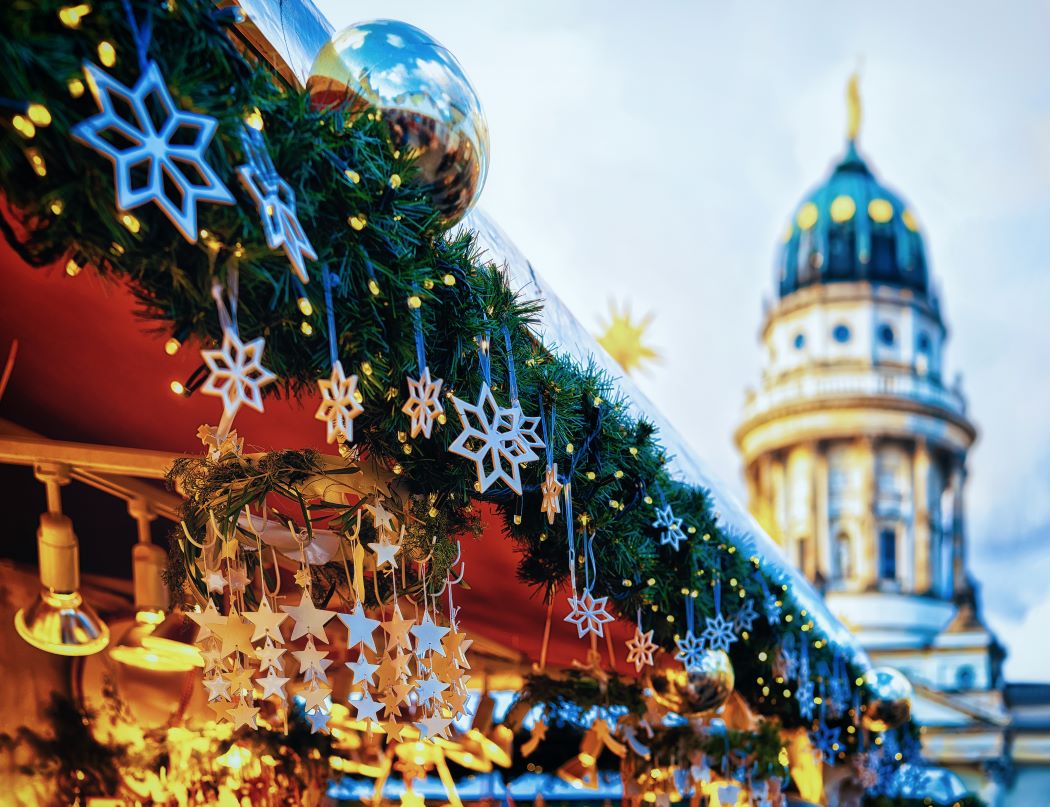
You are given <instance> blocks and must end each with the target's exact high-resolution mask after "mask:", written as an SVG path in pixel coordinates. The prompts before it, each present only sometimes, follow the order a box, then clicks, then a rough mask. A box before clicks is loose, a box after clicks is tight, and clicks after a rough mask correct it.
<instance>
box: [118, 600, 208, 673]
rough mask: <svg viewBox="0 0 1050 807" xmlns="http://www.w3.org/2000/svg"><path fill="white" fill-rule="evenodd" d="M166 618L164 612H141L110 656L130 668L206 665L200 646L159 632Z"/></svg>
mask: <svg viewBox="0 0 1050 807" xmlns="http://www.w3.org/2000/svg"><path fill="white" fill-rule="evenodd" d="M164 619H165V617H164V612H163V611H154V610H141V611H139V612H138V613H137V614H135V624H134V625H132V626H131V627H130V628H128V630H127V631H126V632H125V633H124V635H123V636H121V638H120V641H119V642H117V644H116V645H115V646H114V647H113V648H112V649H111V650H110V651H109V656H110V658H112V659H113V660H114V661H116V662H118V663H120V664H126V665H127V666H129V667H136V668H138V669H141V670H156V671H158V672H188V671H189V670H192V669H193V668H194V667H203V666H204V659H203V658H202V657H201V654H200V651H199V650H197V648H196V647H194V646H193V645H189V644H185V643H183V642H179V641H174V640H172V639H170V638H167V637H166V636H162V635H158V634H159V633H160V632H161V629H160V628H159V626H160V625H161V624H162V623H163V622H164Z"/></svg>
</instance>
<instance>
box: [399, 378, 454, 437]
mask: <svg viewBox="0 0 1050 807" xmlns="http://www.w3.org/2000/svg"><path fill="white" fill-rule="evenodd" d="M406 381H408V400H407V401H405V405H404V406H402V407H401V411H402V412H404V413H405V414H406V415H408V416H409V417H410V418H412V429H411V434H412V436H413V437H418V436H419V433H420V432H422V433H423V436H424V437H430V432H431V430H432V429H433V428H434V421H435V420H437V418H438V417H439V416H440V415H442V414H444V412H445V407H443V406H442V405H441V385H442V384H443V383H444V381H442V380H441V379H440V378H438V379H431V377H430V368H429V367H425V368H423V375H421V376H420V377H419V380H418V381H417V380H415V379H414V378H406Z"/></svg>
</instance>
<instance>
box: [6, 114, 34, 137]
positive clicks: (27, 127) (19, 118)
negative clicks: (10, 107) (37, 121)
mask: <svg viewBox="0 0 1050 807" xmlns="http://www.w3.org/2000/svg"><path fill="white" fill-rule="evenodd" d="M11 125H12V126H14V127H15V131H17V132H18V133H19V134H20V135H22V137H24V138H26V140H28V139H29V138H31V137H33V136H34V135H35V134H36V127H35V126H34V125H33V121H31V120H29V118H27V117H25V116H24V115H15V116H14V117H13V118H11Z"/></svg>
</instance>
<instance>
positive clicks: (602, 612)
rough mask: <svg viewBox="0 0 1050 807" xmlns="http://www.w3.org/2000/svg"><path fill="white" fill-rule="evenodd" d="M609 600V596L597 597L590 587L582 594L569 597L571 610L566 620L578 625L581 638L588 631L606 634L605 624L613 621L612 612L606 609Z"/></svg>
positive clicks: (599, 634)
mask: <svg viewBox="0 0 1050 807" xmlns="http://www.w3.org/2000/svg"><path fill="white" fill-rule="evenodd" d="M608 600H609V598H608V597H598V598H597V599H595V598H594V597H593V596H592V595H591V592H590V589H588V590H586V591H584V592H583V594H582V595H581V596H578V597H577V596H575V595H574V596H572V597H569V609H570V610H569V615H568V616H567V617H565V621H566V622H571V623H572V624H573V625H575V626H576V632H577V633H578V634H579V636H580V638H581V639H582V638H583V637H584V636H586V635H587V634H588V633H593V634H595V635H596V636H599V637H601V636H604V635H605V627H604V626H605V624H606V623H607V622H612V621H613V617H612V614H610V613H609V612H608V611H607V610H606V607H607V606H608Z"/></svg>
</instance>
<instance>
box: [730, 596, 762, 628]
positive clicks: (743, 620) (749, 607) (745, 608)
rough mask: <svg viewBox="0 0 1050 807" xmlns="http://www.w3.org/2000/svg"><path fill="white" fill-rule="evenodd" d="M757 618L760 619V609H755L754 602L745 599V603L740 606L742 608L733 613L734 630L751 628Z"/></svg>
mask: <svg viewBox="0 0 1050 807" xmlns="http://www.w3.org/2000/svg"><path fill="white" fill-rule="evenodd" d="M756 619H758V611H756V610H755V605H754V603H752V602H751V600H749V599H748V600H744V604H743V605H742V606H740V610H739V611H737V612H736V613H735V614H733V630H735V631H736V632H737V633H743V632H744V631H745V630H751V629H752V627H753V626H754V624H755V620H756Z"/></svg>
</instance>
